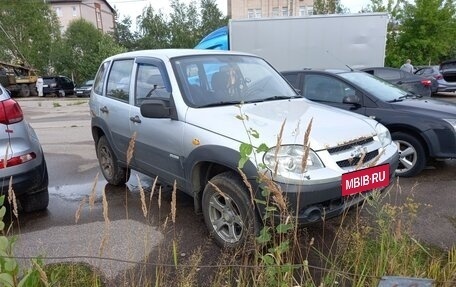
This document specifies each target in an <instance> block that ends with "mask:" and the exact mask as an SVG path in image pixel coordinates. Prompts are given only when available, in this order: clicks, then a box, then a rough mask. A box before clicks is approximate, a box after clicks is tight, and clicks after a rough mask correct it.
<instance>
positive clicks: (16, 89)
mask: <svg viewBox="0 0 456 287" xmlns="http://www.w3.org/2000/svg"><path fill="white" fill-rule="evenodd" d="M37 79H38V76H37V75H36V72H35V69H33V68H31V67H27V66H24V65H14V64H8V63H5V62H1V61H0V84H2V86H3V87H5V88H6V89H8V90H9V91H10V92H11V95H12V96H13V97H29V96H37V94H38V93H37V90H36V80H37Z"/></svg>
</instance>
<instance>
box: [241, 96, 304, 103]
mask: <svg viewBox="0 0 456 287" xmlns="http://www.w3.org/2000/svg"><path fill="white" fill-rule="evenodd" d="M296 98H302V96H301V95H298V96H291V97H290V96H272V97H268V98H264V99H257V100H252V101H248V103H258V102H269V101H276V100H289V99H296Z"/></svg>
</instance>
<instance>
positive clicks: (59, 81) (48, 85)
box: [42, 76, 74, 97]
mask: <svg viewBox="0 0 456 287" xmlns="http://www.w3.org/2000/svg"><path fill="white" fill-rule="evenodd" d="M42 78H43V94H44V96H49V95H53V96H58V97H65V96H67V95H73V94H74V83H73V81H72V80H71V79H70V78H68V77H65V76H44V77H42Z"/></svg>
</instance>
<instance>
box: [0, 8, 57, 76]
mask: <svg viewBox="0 0 456 287" xmlns="http://www.w3.org/2000/svg"><path fill="white" fill-rule="evenodd" d="M0 15H1V17H0V60H2V61H4V62H9V63H14V64H25V65H28V66H31V67H34V68H35V69H37V70H39V71H40V72H41V73H46V72H47V71H48V68H49V62H52V58H53V54H52V52H53V50H54V43H55V41H56V40H58V39H59V37H60V28H59V22H58V19H57V16H56V15H55V13H54V12H53V11H52V10H51V8H50V6H49V5H48V4H46V1H44V2H43V1H42V0H29V1H17V0H2V3H1V5H0Z"/></svg>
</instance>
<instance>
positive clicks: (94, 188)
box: [89, 172, 100, 210]
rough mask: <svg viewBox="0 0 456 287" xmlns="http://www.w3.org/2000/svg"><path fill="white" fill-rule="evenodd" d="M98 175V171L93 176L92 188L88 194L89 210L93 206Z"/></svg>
mask: <svg viewBox="0 0 456 287" xmlns="http://www.w3.org/2000/svg"><path fill="white" fill-rule="evenodd" d="M99 175H100V173H99V172H98V173H97V175H96V176H95V179H94V181H93V185H92V190H91V191H90V195H89V208H90V210H92V208H94V206H95V199H96V198H97V189H96V188H97V183H98V176H99Z"/></svg>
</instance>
